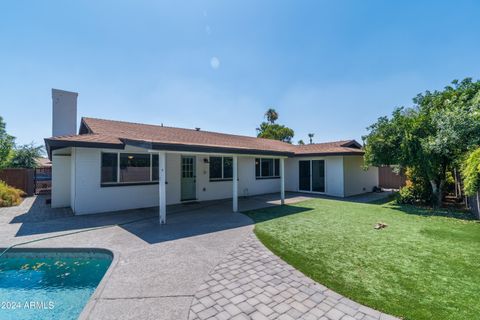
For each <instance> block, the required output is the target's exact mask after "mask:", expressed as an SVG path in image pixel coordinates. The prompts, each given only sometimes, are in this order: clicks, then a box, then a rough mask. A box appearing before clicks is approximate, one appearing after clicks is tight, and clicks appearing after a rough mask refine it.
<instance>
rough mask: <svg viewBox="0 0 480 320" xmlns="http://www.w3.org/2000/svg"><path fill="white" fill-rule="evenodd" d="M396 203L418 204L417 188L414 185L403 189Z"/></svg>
mask: <svg viewBox="0 0 480 320" xmlns="http://www.w3.org/2000/svg"><path fill="white" fill-rule="evenodd" d="M396 201H397V203H399V204H414V203H415V202H417V201H418V195H417V194H416V190H415V187H414V186H413V185H407V186H405V187H402V188H401V189H400V191H399V192H398V195H397V199H396Z"/></svg>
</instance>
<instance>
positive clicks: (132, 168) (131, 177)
mask: <svg viewBox="0 0 480 320" xmlns="http://www.w3.org/2000/svg"><path fill="white" fill-rule="evenodd" d="M144 181H150V155H149V154H135V153H121V154H120V182H144Z"/></svg>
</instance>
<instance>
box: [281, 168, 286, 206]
mask: <svg viewBox="0 0 480 320" xmlns="http://www.w3.org/2000/svg"><path fill="white" fill-rule="evenodd" d="M280 203H281V204H282V205H283V204H285V160H284V159H280Z"/></svg>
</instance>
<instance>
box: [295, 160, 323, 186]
mask: <svg viewBox="0 0 480 320" xmlns="http://www.w3.org/2000/svg"><path fill="white" fill-rule="evenodd" d="M298 169H299V170H298V178H299V184H298V189H299V190H300V191H309V192H325V160H300V161H299V162H298Z"/></svg>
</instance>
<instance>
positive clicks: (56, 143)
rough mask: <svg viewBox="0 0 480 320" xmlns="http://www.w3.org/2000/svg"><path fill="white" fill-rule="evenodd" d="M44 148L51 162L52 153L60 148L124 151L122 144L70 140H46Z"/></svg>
mask: <svg viewBox="0 0 480 320" xmlns="http://www.w3.org/2000/svg"><path fill="white" fill-rule="evenodd" d="M44 140H45V147H46V149H47V153H48V158H49V159H50V160H52V151H53V150H57V149H62V148H69V147H77V148H102V149H124V148H125V144H123V143H108V142H93V141H72V140H56V139H49V138H46V139H44Z"/></svg>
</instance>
